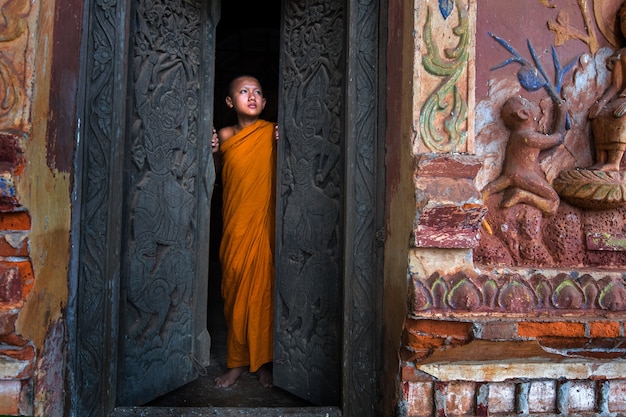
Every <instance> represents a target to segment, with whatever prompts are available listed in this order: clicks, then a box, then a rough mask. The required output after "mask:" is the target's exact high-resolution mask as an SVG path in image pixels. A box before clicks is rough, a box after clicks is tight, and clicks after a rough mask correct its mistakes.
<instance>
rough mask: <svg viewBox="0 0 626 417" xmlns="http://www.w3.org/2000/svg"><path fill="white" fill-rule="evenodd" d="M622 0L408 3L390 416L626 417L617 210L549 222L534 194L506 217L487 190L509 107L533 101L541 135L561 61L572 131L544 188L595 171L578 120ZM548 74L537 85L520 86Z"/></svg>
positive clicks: (547, 165)
mask: <svg viewBox="0 0 626 417" xmlns="http://www.w3.org/2000/svg"><path fill="white" fill-rule="evenodd" d="M618 3H619V4H618ZM622 3H623V2H621V1H620V2H595V3H594V4H595V8H594V9H593V10H591V9H590V8H587V7H583V4H582V3H580V2H572V1H567V0H554V1H550V2H537V1H532V0H521V1H519V2H514V3H511V2H499V1H497V0H485V1H482V0H481V1H480V2H476V1H472V0H466V1H460V2H454V3H453V4H452V2H437V1H428V2H418V1H415V2H414V3H413V6H414V8H413V11H412V15H411V17H412V24H413V29H414V34H415V38H414V42H415V52H416V53H415V59H414V62H413V72H414V78H413V80H412V81H413V89H412V91H413V94H412V96H411V100H412V102H413V110H412V111H413V120H414V125H413V128H412V130H411V139H410V140H411V141H412V143H413V146H412V149H413V162H412V168H411V174H412V176H413V183H414V189H415V193H414V196H415V210H414V213H413V222H412V227H411V231H412V232H411V235H410V240H409V252H408V259H407V260H408V268H407V274H406V282H407V283H408V286H407V308H406V315H405V316H404V324H403V329H402V331H401V334H399V335H398V337H399V340H400V342H399V346H398V348H399V349H398V351H397V352H398V354H399V369H400V372H399V375H400V377H399V379H400V386H401V388H400V391H401V393H400V394H399V399H398V405H397V407H396V414H397V415H402V416H420V417H422V416H423V417H426V416H472V415H478V416H487V415H517V414H529V413H531V414H538V415H542V414H543V415H574V414H579V415H603V414H606V413H624V411H626V397H625V396H624V388H625V386H626V377H625V375H626V368H624V363H623V359H624V358H625V357H626V356H625V355H626V348H624V341H625V340H626V339H625V335H624V324H623V319H624V316H625V314H626V287H625V286H624V278H625V276H624V274H623V272H622V271H623V270H624V267H625V266H626V265H625V264H626V262H625V261H624V259H626V258H624V253H626V252H623V249H622V247H623V245H621V243H620V242H621V240H620V236H621V233H622V230H623V227H622V226H621V224H622V218H623V215H622V211H623V208H621V207H619V208H616V206H611V207H608V208H607V206H605V209H603V210H600V211H597V210H596V211H593V212H590V211H589V210H588V207H587V208H585V207H573V206H570V201H569V200H567V201H565V200H564V199H562V200H561V201H560V205H559V208H558V211H556V214H553V215H550V214H546V212H542V211H541V209H542V207H539V206H533V201H532V200H526V201H525V202H522V203H517V204H515V205H514V206H513V207H506V208H503V206H499V205H498V204H499V203H500V201H501V200H502V199H503V198H505V197H506V196H505V197H503V196H502V194H499V195H498V196H497V197H490V198H489V199H486V198H483V196H482V193H481V190H482V189H483V188H484V187H485V186H486V184H488V183H489V182H490V181H492V180H494V179H495V178H497V177H498V175H499V174H500V172H501V169H502V164H503V159H504V151H505V147H506V142H507V138H508V136H509V132H508V131H507V129H506V128H505V127H504V126H503V124H502V121H501V120H500V115H499V109H500V107H501V105H502V103H503V102H504V100H505V99H506V98H507V97H510V96H514V95H521V96H524V97H526V98H527V99H528V100H531V101H533V102H536V103H538V104H539V103H541V106H542V107H541V108H542V112H541V115H540V120H539V121H538V129H544V128H545V129H546V130H545V132H546V133H548V130H547V128H548V127H549V125H550V120H551V117H552V113H551V112H552V110H551V109H552V107H551V104H550V95H549V91H548V90H549V86H551V85H552V83H553V82H556V81H555V80H557V79H558V77H556V74H555V68H556V69H557V70H558V69H559V67H558V65H561V67H560V68H561V69H563V67H564V66H565V63H566V62H567V63H568V62H570V61H571V62H573V64H574V65H573V66H571V67H568V68H567V69H566V70H564V76H563V78H562V83H563V84H562V85H561V84H559V85H558V86H556V89H558V91H559V92H561V91H567V94H568V105H569V106H570V107H569V108H570V110H569V111H570V113H569V114H570V115H569V117H570V121H571V122H572V123H571V126H570V127H569V128H568V129H569V130H568V131H566V133H565V134H564V137H565V139H564V145H562V146H560V147H559V148H558V149H556V150H554V151H553V152H552V153H548V152H544V153H542V154H540V165H539V166H538V169H539V170H541V172H542V173H545V177H546V179H547V180H548V181H550V182H552V181H553V180H554V179H555V178H557V177H558V175H559V171H560V170H564V169H568V167H583V168H584V167H586V166H588V164H590V163H591V162H592V161H591V158H592V155H591V154H590V151H589V149H590V147H589V143H590V142H591V141H592V138H590V136H589V131H590V129H589V126H588V120H587V113H586V112H587V110H588V108H589V106H590V103H591V102H592V101H590V100H591V98H593V100H595V99H596V97H597V95H599V94H600V93H601V92H602V88H603V87H602V85H603V84H602V83H603V82H604V81H603V80H605V77H606V71H607V69H606V67H605V65H604V59H605V58H604V57H606V56H608V55H610V51H612V50H614V49H615V43H614V42H615V40H616V39H618V38H619V37H615V38H612V35H615V34H616V33H618V31H617V29H616V28H615V27H612V26H611V25H614V24H615V13H616V9H617V7H618V6H620V5H621V4H622ZM405 13H407V12H406V11H405ZM609 27H612V29H611V30H609V29H608V28H609ZM468 31H469V32H471V39H472V40H471V41H468V40H467V39H465V37H464V36H465V34H466V33H468ZM581 33H582V34H584V36H582V37H578V38H576V36H577V35H576V34H578V35H580V34H581ZM615 36H617V35H615ZM496 38H498V39H499V40H498V39H496ZM533 46H534V50H533V49H532V48H533ZM553 47H554V51H555V53H551V49H552V48H553ZM444 51H445V52H444ZM533 53H534V54H535V56H534V57H533V55H532V54H533ZM507 59H509V60H508V61H507ZM535 67H541V68H540V70H539V71H535V72H532V71H529V70H530V69H533V68H535ZM545 69H547V72H548V76H547V77H546V80H547V81H546V82H545V83H543V84H542V85H537V88H526V87H529V85H528V84H529V82H528V80H529V79H533V80H534V79H535V78H536V79H538V78H541V77H542V74H541V71H543V70H545ZM592 69H593V71H592ZM529 74H530V75H529ZM452 80H454V81H452ZM559 82H560V81H559ZM452 84H453V85H454V87H452V86H451V85H452ZM561 88H562V90H561ZM392 93H393V92H392ZM434 98H437V100H439V103H444V104H445V105H442V106H439V107H437V106H435V105H432V106H431V105H430V104H429V102H431V101H433V100H434ZM460 115H464V116H466V117H467V121H464V120H461V119H462V117H461V116H460ZM542 123H543V124H542ZM541 158H543V159H541ZM557 160H558V162H555V161H557ZM542 175H544V174H542ZM389 198H391V199H392V200H393V199H394V198H395V197H394V195H393V194H392V195H390V196H389ZM529 201H530V202H529ZM603 202H605V201H603ZM596 208H597V207H596ZM600 235H601V236H602V239H603V240H602V243H601V244H598V242H599V240H598V239H597V237H598V236H600ZM387 261H388V260H387ZM385 279H386V280H390V279H394V278H392V277H389V276H387V275H386V277H385Z"/></svg>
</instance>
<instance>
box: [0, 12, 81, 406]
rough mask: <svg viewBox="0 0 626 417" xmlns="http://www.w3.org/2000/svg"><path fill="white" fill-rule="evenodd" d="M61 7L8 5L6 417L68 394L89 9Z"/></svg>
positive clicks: (1, 303)
mask: <svg viewBox="0 0 626 417" xmlns="http://www.w3.org/2000/svg"><path fill="white" fill-rule="evenodd" d="M61 6H63V7H57V5H56V4H55V2H54V1H47V2H39V1H34V2H30V1H21V0H15V1H9V2H4V4H3V7H2V12H3V24H2V26H1V29H0V42H1V43H2V47H1V48H0V49H1V53H0V73H1V74H2V75H1V77H0V80H1V81H0V84H1V88H0V91H1V93H0V95H2V96H1V97H0V102H1V103H2V105H1V107H0V138H1V142H0V149H1V151H0V170H1V172H2V173H1V177H0V194H1V195H0V229H2V235H1V236H2V237H1V238H0V414H2V415H46V416H53V415H55V416H56V415H62V413H63V409H64V406H65V401H66V400H67V399H66V398H65V393H64V380H65V377H66V375H65V369H66V366H65V365H66V364H65V355H66V346H65V340H66V333H65V331H66V327H65V326H66V324H65V317H64V315H65V307H66V305H67V299H68V265H69V263H70V261H69V260H70V207H71V191H72V190H71V188H72V181H71V177H72V172H71V169H72V168H71V167H72V164H73V162H72V161H73V160H72V158H73V154H74V153H73V152H74V149H73V143H74V135H75V132H74V131H75V119H76V108H75V102H76V92H77V86H76V80H77V74H78V72H77V67H78V56H79V51H80V44H79V38H80V37H79V28H80V19H81V17H82V11H81V7H82V6H81V2H78V1H76V2H64V3H63V5H61ZM59 22H62V26H59V25H58V23H59ZM60 28H62V29H60ZM55 29H56V31H55Z"/></svg>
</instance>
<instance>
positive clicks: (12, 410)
mask: <svg viewBox="0 0 626 417" xmlns="http://www.w3.org/2000/svg"><path fill="white" fill-rule="evenodd" d="M21 391H22V383H21V381H16V380H9V381H7V380H4V381H2V380H0V414H5V415H10V416H17V415H19V408H20V407H19V404H20V394H21Z"/></svg>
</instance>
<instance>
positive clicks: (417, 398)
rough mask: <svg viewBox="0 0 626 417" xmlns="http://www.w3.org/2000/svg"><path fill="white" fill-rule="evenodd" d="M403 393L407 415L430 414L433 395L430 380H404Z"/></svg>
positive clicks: (427, 416) (424, 416)
mask: <svg viewBox="0 0 626 417" xmlns="http://www.w3.org/2000/svg"><path fill="white" fill-rule="evenodd" d="M404 395H405V396H406V401H407V406H408V408H409V410H408V415H409V416H411V417H429V416H431V415H432V413H433V401H432V398H433V395H434V394H433V384H432V382H405V383H404Z"/></svg>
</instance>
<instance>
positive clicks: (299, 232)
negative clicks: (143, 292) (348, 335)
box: [274, 1, 345, 405]
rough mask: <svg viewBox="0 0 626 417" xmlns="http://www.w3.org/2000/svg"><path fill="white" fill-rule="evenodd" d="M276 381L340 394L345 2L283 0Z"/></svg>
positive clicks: (327, 399) (325, 398)
mask: <svg viewBox="0 0 626 417" xmlns="http://www.w3.org/2000/svg"><path fill="white" fill-rule="evenodd" d="M285 8H286V11H285V16H284V19H285V21H284V29H283V30H284V32H283V38H284V45H283V48H284V49H283V70H282V73H283V84H282V98H281V106H282V109H281V110H282V114H283V117H282V127H283V131H284V134H283V136H282V137H281V141H280V145H281V146H280V150H279V158H278V159H279V161H281V162H280V163H279V172H278V178H279V190H280V204H279V207H278V209H277V220H278V222H277V223H278V234H277V236H278V248H277V249H278V250H277V278H276V299H275V304H276V307H275V309H276V314H275V317H276V322H277V323H276V325H275V329H276V330H275V334H276V336H275V342H274V358H275V367H274V379H275V382H276V383H277V384H278V385H279V386H281V387H283V388H285V389H287V390H288V391H290V392H293V393H295V394H296V395H299V396H301V397H303V398H307V399H309V400H311V401H312V402H314V403H317V404H331V405H332V404H335V405H336V404H339V402H340V398H341V388H340V387H341V381H340V378H341V373H340V372H338V370H339V369H341V356H340V354H341V337H342V334H341V301H342V295H341V294H342V278H341V269H342V240H343V239H342V238H343V219H342V216H341V212H342V209H343V195H344V194H343V193H344V190H343V183H342V179H343V176H344V166H343V157H344V153H343V145H344V140H345V139H344V135H343V131H344V130H343V124H342V115H343V114H342V109H343V106H342V104H343V97H342V85H343V82H344V75H343V74H344V60H343V58H344V47H345V45H344V37H345V10H344V5H343V4H342V3H339V2H333V3H330V2H323V1H314V2H308V1H289V2H286V4H285Z"/></svg>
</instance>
